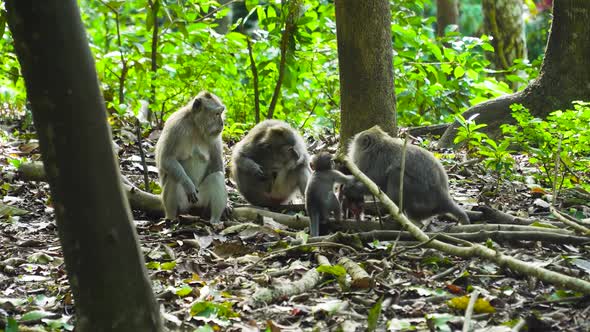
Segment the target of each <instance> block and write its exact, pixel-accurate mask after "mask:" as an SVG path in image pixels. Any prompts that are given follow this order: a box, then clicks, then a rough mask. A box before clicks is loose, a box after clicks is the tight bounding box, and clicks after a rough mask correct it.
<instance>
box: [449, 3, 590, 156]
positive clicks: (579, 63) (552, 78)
mask: <svg viewBox="0 0 590 332" xmlns="http://www.w3.org/2000/svg"><path fill="white" fill-rule="evenodd" d="M588 22H590V1H588V0H559V1H555V2H554V8H553V22H552V24H551V32H550V33H549V40H548V42H547V48H546V50H545V58H544V59H543V64H542V65H541V71H540V73H539V76H538V77H537V79H535V80H534V81H532V82H531V83H530V84H529V85H528V86H527V87H526V88H525V89H524V90H523V91H520V92H518V93H515V94H511V95H507V96H502V97H500V98H496V99H493V100H489V101H487V102H484V103H481V104H479V105H475V106H473V107H471V108H470V109H468V110H467V111H465V112H464V113H463V116H464V117H465V118H469V117H470V116H472V115H473V114H476V113H480V116H479V117H478V118H477V119H476V121H477V122H478V123H487V124H488V126H487V127H486V128H484V129H483V130H484V131H485V132H486V133H488V135H490V136H492V137H498V136H500V134H501V131H500V125H501V124H503V123H514V119H513V118H512V114H511V111H510V105H512V104H514V103H520V104H522V105H524V106H525V107H527V108H528V109H529V110H530V111H531V114H533V115H534V116H536V117H538V118H545V117H546V116H547V115H548V114H549V113H551V112H552V111H554V110H558V109H562V110H565V109H567V108H570V107H571V106H572V105H571V102H572V101H574V100H590V24H588ZM458 127H459V123H458V122H455V123H453V124H452V125H451V126H450V127H449V129H447V130H446V131H445V133H444V134H443V136H442V137H441V139H440V141H439V146H440V147H451V146H453V139H454V138H455V135H456V130H457V128H458Z"/></svg>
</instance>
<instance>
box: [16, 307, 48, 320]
mask: <svg viewBox="0 0 590 332" xmlns="http://www.w3.org/2000/svg"><path fill="white" fill-rule="evenodd" d="M54 315H55V314H54V313H52V312H47V311H43V310H33V311H29V312H27V313H26V314H24V315H23V316H22V317H21V319H20V321H21V322H28V321H32V320H39V319H41V318H45V317H49V316H54Z"/></svg>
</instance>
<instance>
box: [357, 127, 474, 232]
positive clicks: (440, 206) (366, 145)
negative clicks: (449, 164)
mask: <svg viewBox="0 0 590 332" xmlns="http://www.w3.org/2000/svg"><path fill="white" fill-rule="evenodd" d="M403 146H404V142H403V141H402V140H401V139H399V138H393V137H391V136H389V135H387V133H386V132H384V131H383V130H381V128H380V127H379V126H374V127H372V128H370V129H367V130H365V131H362V132H360V133H358V134H357V135H356V136H355V137H354V138H353V140H352V143H351V145H350V149H349V152H348V156H349V158H350V159H351V160H352V161H353V162H354V163H355V164H356V165H357V166H358V168H359V169H360V170H361V171H362V172H363V173H365V174H366V175H367V176H368V177H369V178H370V179H371V180H373V182H375V184H377V186H379V188H381V189H382V190H384V191H385V193H386V194H387V196H389V198H391V199H392V200H393V202H394V203H396V204H398V203H399V196H400V195H399V191H400V190H399V186H400V170H401V157H402V149H403ZM403 179H404V183H403V206H402V207H400V208H401V209H402V210H403V211H404V212H405V213H406V215H407V216H408V217H409V218H410V219H412V220H414V221H421V220H424V219H427V218H430V217H432V216H436V215H441V214H450V215H452V216H453V217H455V218H456V219H457V220H458V221H459V222H461V223H462V224H469V217H468V216H467V214H466V213H465V211H463V210H462V209H461V208H460V207H459V206H458V205H457V203H455V202H454V201H453V199H452V198H451V196H450V194H449V184H448V177H447V173H446V172H445V170H444V168H443V167H442V165H441V163H440V162H439V161H438V160H437V159H436V158H435V157H434V156H433V155H432V153H430V152H429V151H428V150H425V149H423V148H421V147H418V146H415V145H411V144H408V145H407V146H406V164H405V171H404V178H403ZM348 190H350V189H348Z"/></svg>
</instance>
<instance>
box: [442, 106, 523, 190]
mask: <svg viewBox="0 0 590 332" xmlns="http://www.w3.org/2000/svg"><path fill="white" fill-rule="evenodd" d="M478 115H479V114H475V115H473V116H471V117H470V118H469V119H465V118H464V117H463V116H462V115H460V114H459V115H457V116H456V120H457V121H458V122H459V124H460V127H459V128H458V129H457V136H456V137H455V140H454V142H455V144H457V143H465V145H466V147H467V153H468V154H470V155H475V156H477V157H480V158H482V160H483V162H484V165H485V166H486V168H488V169H490V170H492V171H494V172H495V173H496V174H497V175H498V179H500V178H503V177H510V176H511V175H512V173H513V172H512V171H513V168H514V164H515V161H514V158H513V157H512V155H511V153H512V152H513V151H511V150H510V149H509V147H510V141H509V140H503V141H501V142H500V144H498V143H497V142H496V141H494V140H493V139H491V138H490V137H488V135H487V134H485V133H482V132H480V131H479V129H482V128H485V127H486V126H487V125H486V124H477V123H475V118H477V116H478Z"/></svg>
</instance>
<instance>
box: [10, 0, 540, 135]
mask: <svg viewBox="0 0 590 332" xmlns="http://www.w3.org/2000/svg"><path fill="white" fill-rule="evenodd" d="M220 2H222V1H220ZM148 4H151V5H148V6H144V5H143V4H139V3H137V2H134V1H124V0H108V1H94V2H82V3H80V5H81V10H82V16H83V17H82V18H83V21H84V23H85V25H86V28H87V31H88V37H89V41H90V44H91V49H92V51H93V53H94V56H95V60H96V68H97V73H98V77H99V80H100V82H101V86H102V90H103V94H104V97H105V100H106V103H107V107H108V109H109V111H110V112H111V113H117V114H119V115H124V114H125V115H127V116H134V115H137V114H138V113H139V111H140V109H141V107H142V106H141V103H142V101H147V102H149V104H150V109H151V111H152V112H153V114H155V117H156V120H157V123H158V124H161V123H162V121H164V120H165V118H166V117H167V116H168V114H169V113H170V112H172V111H174V110H176V109H178V108H179V107H181V106H182V105H184V104H185V103H186V102H187V101H188V99H189V98H190V96H192V95H194V94H196V93H197V92H198V91H199V90H201V89H208V90H211V91H212V92H214V93H216V94H217V95H219V96H220V97H221V99H222V100H223V101H224V102H225V103H226V105H227V106H228V113H227V124H228V128H231V129H232V130H231V131H230V132H229V133H226V136H228V137H236V136H234V135H240V134H241V132H242V131H243V130H245V129H247V128H248V127H249V126H250V125H252V123H253V122H254V120H255V115H254V114H255V112H254V109H255V103H254V100H255V92H254V82H255V80H256V79H257V81H258V86H259V88H258V90H259V100H260V102H259V105H260V113H261V117H262V118H264V117H265V115H266V113H267V112H268V110H269V106H270V104H271V100H272V97H273V95H274V91H275V87H276V84H277V80H278V78H279V75H280V73H279V68H280V65H279V63H280V58H281V42H282V36H283V31H285V24H286V23H287V22H290V24H293V25H294V29H293V33H292V35H291V38H289V39H288V40H287V44H286V62H285V71H284V75H283V80H282V87H281V89H280V90H279V94H278V96H279V98H278V103H277V104H276V109H275V111H274V117H275V118H278V119H284V120H287V121H288V122H290V123H292V124H293V125H294V126H296V127H303V128H306V129H307V130H308V131H309V130H310V129H314V128H318V129H317V130H323V129H324V128H329V129H331V131H336V130H337V129H338V128H339V127H340V125H339V111H338V108H339V105H340V97H339V75H338V62H337V59H338V56H337V43H336V24H335V10H334V4H333V1H329V0H286V1H282V2H277V1H263V0H248V1H245V2H244V5H245V8H241V10H239V11H238V10H235V11H234V14H235V15H233V16H231V18H232V20H230V16H228V15H229V14H230V10H229V8H228V6H225V5H223V4H220V3H219V2H217V1H213V0H189V1H181V2H173V1H157V2H156V1H151V2H148ZM156 4H158V5H156ZM234 5H235V4H234ZM234 5H232V6H234ZM432 5H433V2H432V1H431V0H417V1H410V0H402V1H392V2H391V6H392V26H391V29H392V34H393V44H394V45H393V46H394V63H393V66H394V72H395V84H396V94H397V108H398V114H399V123H400V124H402V125H425V124H431V123H439V122H442V121H451V120H453V119H454V115H455V114H458V113H460V112H461V111H463V110H464V109H465V108H466V107H468V106H470V105H472V104H474V103H478V102H480V101H483V100H487V99H489V98H492V97H496V96H499V95H502V94H505V93H509V92H511V90H510V88H509V86H508V85H507V84H506V83H504V82H498V81H496V80H495V78H494V77H493V76H491V75H490V74H489V73H488V72H487V71H486V68H487V66H488V64H489V62H488V61H487V60H486V59H485V58H484V56H483V51H484V50H491V49H492V47H491V45H490V44H489V43H488V41H489V38H488V37H487V36H482V37H481V38H474V37H461V36H459V35H458V34H457V33H450V34H448V35H447V36H445V37H444V38H437V37H435V35H434V31H433V28H432V24H433V21H434V18H433V17H428V18H425V17H424V12H425V9H424V8H425V6H432ZM228 20H229V21H230V22H231V23H232V25H231V26H230V28H229V33H226V34H220V33H218V32H217V31H218V30H220V29H218V26H219V24H222V23H223V22H224V21H228ZM154 21H155V22H157V23H158V24H157V33H156V34H155V35H154V28H155V26H154ZM154 36H155V37H156V38H155V39H154V38H153V37H154ZM1 37H2V38H1V40H0V49H1V50H2V52H3V54H4V56H3V62H2V63H1V64H0V71H2V72H3V73H13V74H14V75H12V74H11V75H6V74H5V75H0V86H2V89H0V105H2V107H15V108H17V109H20V110H22V109H23V108H24V105H25V93H24V91H25V90H24V84H23V80H22V78H20V77H19V76H18V63H17V61H16V57H15V56H14V52H13V49H12V46H11V43H12V40H11V38H10V35H9V33H4V34H3V35H2V36H1ZM154 40H156V41H157V44H154ZM248 41H250V47H249V46H248V44H249V42H248ZM154 47H155V50H156V52H154V53H152V48H154ZM152 57H153V58H154V59H156V64H157V66H155V67H152ZM251 59H252V60H253V61H251ZM252 65H254V67H255V68H256V72H257V74H256V75H255V74H254V73H255V71H253V66H252ZM516 69H518V70H522V69H529V70H528V71H527V75H528V73H530V72H534V70H533V69H534V67H532V66H531V65H529V64H528V63H524V62H523V63H521V64H520V65H519V67H518V68H515V70H516ZM255 76H256V77H255ZM528 78H529V77H528V76H526V75H525V77H524V79H523V80H524V81H527V80H528ZM521 79H522V78H521ZM7 105H10V106H7Z"/></svg>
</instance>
